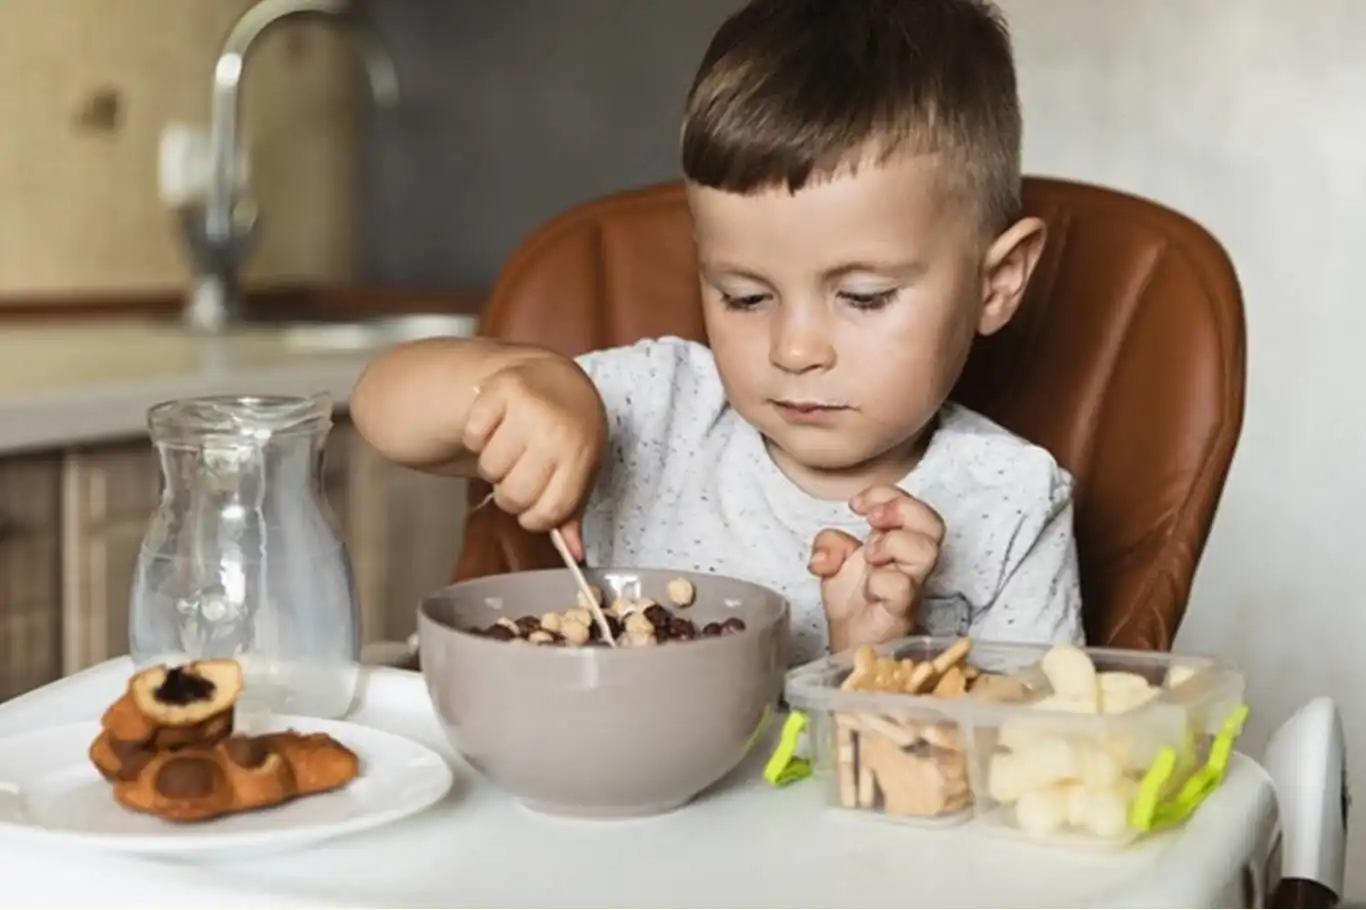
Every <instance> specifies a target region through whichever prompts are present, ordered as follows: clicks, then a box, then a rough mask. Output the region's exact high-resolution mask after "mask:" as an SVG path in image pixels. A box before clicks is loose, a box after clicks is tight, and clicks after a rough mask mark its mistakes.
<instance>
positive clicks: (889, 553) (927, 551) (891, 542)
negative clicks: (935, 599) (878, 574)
mask: <svg viewBox="0 0 1366 910" xmlns="http://www.w3.org/2000/svg"><path fill="white" fill-rule="evenodd" d="M863 554H864V558H865V559H867V560H868V564H869V565H870V566H873V567H875V568H882V567H884V566H891V567H893V568H895V569H896V570H897V571H899V572H901V573H903V574H905V575H909V576H910V577H911V578H916V579H923V578H927V577H928V576H929V574H930V572H932V571H934V567H935V564H936V563H937V562H938V561H939V543H938V541H936V540H935V539H934V538H933V537H930V536H929V535H928V534H922V533H921V532H919V531H908V530H906V529H904V528H899V529H897V530H895V531H874V532H873V533H872V534H871V535H869V537H868V543H867V545H866V547H865V548H864V551H863Z"/></svg>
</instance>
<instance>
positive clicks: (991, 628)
mask: <svg viewBox="0 0 1366 910" xmlns="http://www.w3.org/2000/svg"><path fill="white" fill-rule="evenodd" d="M1072 486H1073V485H1072V478H1071V477H1070V475H1068V474H1067V473H1066V472H1065V471H1064V470H1063V469H1062V468H1058V467H1055V468H1054V470H1053V477H1052V482H1051V483H1050V484H1049V493H1048V496H1047V498H1046V499H1042V500H1040V501H1038V503H1037V508H1031V509H1025V510H1023V511H1022V513H1021V515H1020V517H1019V521H1018V523H1017V526H1016V528H1015V533H1014V534H1013V535H1012V542H1011V546H1010V547H1009V548H1007V550H1006V554H1005V562H1004V566H1003V567H1002V568H1003V571H1002V573H1001V579H1002V580H1001V584H1000V586H999V588H998V589H997V591H996V595H995V597H994V598H993V599H992V602H991V604H990V605H989V606H988V607H987V608H986V609H984V610H982V611H981V612H980V613H978V615H977V616H976V617H974V621H973V623H972V630H971V634H972V636H973V637H974V638H980V639H982V640H986V641H990V640H996V641H1017V642H1026V643H1031V644H1061V643H1064V642H1070V643H1072V644H1077V645H1080V644H1083V643H1084V639H1085V633H1084V631H1083V629H1082V618H1081V584H1080V578H1079V574H1078V569H1077V544H1076V537H1075V536H1074V534H1073V530H1072V519H1073V506H1072Z"/></svg>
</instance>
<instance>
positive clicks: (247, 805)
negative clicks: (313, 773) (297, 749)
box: [215, 736, 299, 812]
mask: <svg viewBox="0 0 1366 910" xmlns="http://www.w3.org/2000/svg"><path fill="white" fill-rule="evenodd" d="M272 739H273V737H271V736H231V737H228V738H227V739H225V740H223V741H222V742H221V743H219V744H218V746H217V747H216V749H215V751H216V752H217V753H218V755H219V756H220V758H221V762H222V766H223V770H224V771H225V772H226V773H227V775H228V783H229V785H230V786H231V787H232V791H233V802H234V806H233V810H234V811H237V812H248V811H250V810H252V809H264V808H267V807H269V806H278V805H279V804H280V803H283V802H285V801H286V800H289V799H293V798H294V797H295V796H297V795H299V788H298V785H297V784H296V783H295V780H294V768H293V766H291V765H290V763H289V762H288V761H286V760H285V757H284V756H283V755H282V754H280V752H279V750H278V749H277V748H275V747H274V745H273V743H272Z"/></svg>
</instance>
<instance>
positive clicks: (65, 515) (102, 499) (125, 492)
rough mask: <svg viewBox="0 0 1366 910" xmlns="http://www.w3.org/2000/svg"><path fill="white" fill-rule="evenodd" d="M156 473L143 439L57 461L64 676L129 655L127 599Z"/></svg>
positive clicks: (157, 480)
mask: <svg viewBox="0 0 1366 910" xmlns="http://www.w3.org/2000/svg"><path fill="white" fill-rule="evenodd" d="M160 485H161V474H160V471H159V470H158V468H157V461H156V456H155V454H154V453H153V450H152V447H151V446H150V445H149V444H148V443H147V442H146V441H141V442H128V443H120V444H116V445H104V446H97V447H91V448H83V449H77V450H73V451H70V452H68V453H66V456H65V458H64V459H63V463H62V619H61V621H62V673H63V674H67V673H75V672H76V671H77V670H82V669H85V668H86V667H89V666H92V665H93V664H97V663H100V662H101V661H103V660H107V659H109V658H110V657H113V656H116V655H119V654H126V653H127V652H128V595H129V589H130V586H131V585H132V581H133V570H134V567H135V566H136V565H137V560H138V552H139V551H140V550H141V548H142V535H143V533H144V532H145V531H146V530H147V520H148V518H149V517H151V514H152V512H153V511H154V510H155V509H156V505H157V498H158V496H159V495H160Z"/></svg>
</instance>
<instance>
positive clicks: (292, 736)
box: [268, 730, 360, 796]
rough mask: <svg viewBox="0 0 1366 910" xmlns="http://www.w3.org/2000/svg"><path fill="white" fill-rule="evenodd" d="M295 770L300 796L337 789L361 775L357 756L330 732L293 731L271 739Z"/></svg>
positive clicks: (273, 745)
mask: <svg viewBox="0 0 1366 910" xmlns="http://www.w3.org/2000/svg"><path fill="white" fill-rule="evenodd" d="M268 738H269V739H270V740H271V746H272V748H274V749H276V750H277V751H279V753H280V754H281V755H282V756H284V758H285V761H287V762H288V763H289V765H290V767H292V768H293V769H294V781H295V784H296V785H297V786H298V788H299V795H300V796H308V795H309V794H312V793H325V792H327V791H328V790H336V789H337V788H338V787H343V786H345V785H346V784H349V783H350V782H351V781H353V780H355V779H356V777H357V776H358V775H359V774H360V759H359V758H357V756H356V753H354V752H352V751H351V750H350V749H348V748H346V747H345V746H343V745H342V744H341V743H339V742H337V741H336V740H335V739H333V738H332V737H330V736H328V735H327V734H326V733H297V732H295V731H293V730H290V731H288V732H285V733H275V734H271V735H270V736H269V737H268Z"/></svg>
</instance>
